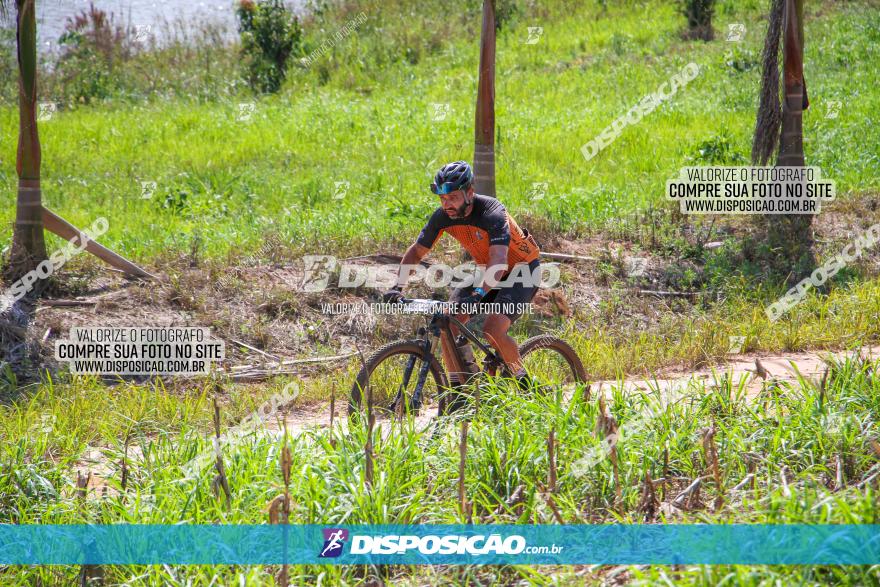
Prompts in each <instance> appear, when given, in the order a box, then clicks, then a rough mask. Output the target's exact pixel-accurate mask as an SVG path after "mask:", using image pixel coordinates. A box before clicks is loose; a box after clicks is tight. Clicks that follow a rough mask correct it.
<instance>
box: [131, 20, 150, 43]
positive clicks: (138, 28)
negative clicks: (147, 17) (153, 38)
mask: <svg viewBox="0 0 880 587" xmlns="http://www.w3.org/2000/svg"><path fill="white" fill-rule="evenodd" d="M152 30H153V25H149V24H138V25H135V27H134V40H135V41H137V42H138V43H144V42H146V41H147V39H149V38H150V32H151V31H152Z"/></svg>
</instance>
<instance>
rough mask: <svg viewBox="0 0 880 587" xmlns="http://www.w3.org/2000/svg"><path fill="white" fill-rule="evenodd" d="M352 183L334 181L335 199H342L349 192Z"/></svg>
mask: <svg viewBox="0 0 880 587" xmlns="http://www.w3.org/2000/svg"><path fill="white" fill-rule="evenodd" d="M350 185H351V184H350V183H349V182H348V181H335V182H333V199H334V200H341V199H342V198H344V197H345V195H346V194H347V193H348V188H349V186H350Z"/></svg>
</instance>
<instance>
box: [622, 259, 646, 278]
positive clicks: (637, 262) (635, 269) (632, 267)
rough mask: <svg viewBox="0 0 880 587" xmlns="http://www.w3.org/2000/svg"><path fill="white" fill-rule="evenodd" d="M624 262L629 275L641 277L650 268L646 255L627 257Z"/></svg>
mask: <svg viewBox="0 0 880 587" xmlns="http://www.w3.org/2000/svg"><path fill="white" fill-rule="evenodd" d="M624 264H625V266H626V274H627V276H628V277H641V276H642V275H644V274H645V270H646V269H647V268H648V260H647V259H646V258H644V257H627V258H626V259H625V260H624Z"/></svg>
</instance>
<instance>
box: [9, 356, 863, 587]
mask: <svg viewBox="0 0 880 587" xmlns="http://www.w3.org/2000/svg"><path fill="white" fill-rule="evenodd" d="M876 368H877V364H872V363H868V362H864V361H862V360H858V359H845V360H842V361H839V362H837V363H835V364H834V365H833V366H832V368H831V370H830V373H829V376H828V379H827V385H826V386H825V388H824V390H823V389H821V388H820V385H819V383H818V382H816V381H810V380H800V381H799V382H798V383H797V384H792V385H789V384H782V385H781V386H779V387H778V388H776V389H773V388H772V387H768V389H767V390H766V392H765V394H764V395H762V396H761V397H759V398H757V399H755V400H752V401H748V402H747V401H746V399H745V396H744V395H743V391H742V389H737V388H735V387H733V386H732V385H731V382H730V380H729V379H726V378H723V377H721V378H719V379H717V380H716V381H714V382H703V383H694V384H693V385H692V386H691V387H690V388H688V389H687V390H685V391H684V392H683V393H682V394H681V395H680V396H676V397H664V396H661V395H660V394H659V392H657V391H652V392H649V393H646V394H644V395H623V394H622V393H619V392H614V394H613V398H612V400H611V401H610V403H609V409H610V412H611V413H612V414H613V415H614V417H615V418H616V420H617V422H618V423H619V425H620V427H621V429H622V430H623V431H624V432H623V434H622V436H621V440H620V441H619V443H618V444H617V447H616V450H617V462H618V473H617V477H616V478H615V476H614V475H613V469H612V465H611V462H610V460H609V459H607V458H600V459H598V462H596V463H595V464H592V465H591V466H589V467H587V468H584V467H578V466H577V465H576V463H577V462H578V461H579V460H581V459H582V458H583V457H584V456H585V455H587V454H591V453H593V452H594V451H597V449H598V451H599V452H598V453H597V454H600V455H601V454H604V453H603V452H601V451H602V450H603V449H601V445H600V443H601V440H602V439H601V438H600V437H597V436H596V435H595V434H593V433H591V431H593V430H594V429H595V428H596V421H597V418H598V409H599V407H598V404H597V402H595V401H590V402H584V401H582V399H580V394H576V396H575V399H573V400H572V401H570V402H569V401H567V400H566V401H563V400H562V398H561V396H560V395H559V394H558V393H557V394H554V393H551V394H549V395H546V396H537V397H536V396H531V397H529V396H525V397H524V396H521V395H519V394H517V393H515V392H513V390H512V389H511V388H510V387H508V386H507V385H506V383H505V382H504V381H499V382H497V383H496V384H489V385H485V386H484V387H483V388H482V393H481V403H480V410H479V412H478V413H473V410H472V409H471V411H470V412H468V413H469V414H470V419H471V426H470V433H469V437H468V461H467V467H466V473H465V475H466V486H467V497H468V500H469V501H470V502H471V503H472V504H473V515H474V518H475V520H477V519H479V520H482V521H483V522H486V523H530V522H534V523H548V524H549V523H555V521H554V516H553V514H552V512H551V510H550V508H549V506H548V505H547V503H546V502H545V501H544V499H543V498H542V497H541V495H540V493H539V492H538V490H537V485H538V483H546V479H547V475H548V466H549V465H548V457H547V452H546V437H547V435H548V434H549V431H550V430H551V428H552V429H554V430H555V432H556V438H557V439H558V441H559V448H558V451H557V459H558V461H557V462H558V483H557V491H556V494H555V496H554V500H555V503H556V504H557V506H558V509H559V512H560V515H561V516H562V518H563V519H564V520H565V521H566V522H567V523H585V522H593V523H641V522H643V521H645V519H644V514H643V513H641V512H640V511H639V510H638V509H637V505H638V503H639V500H640V492H641V487H642V483H643V480H644V478H645V475H646V473H650V474H651V475H652V478H654V479H659V478H661V477H664V476H665V477H667V478H668V479H669V486H668V487H667V488H666V489H665V490H663V489H661V488H660V486H659V485H658V491H660V495H661V498H665V499H667V500H668V498H669V497H671V496H674V495H675V494H677V492H679V491H681V489H683V487H684V486H686V485H687V484H688V483H689V480H691V479H693V478H695V477H697V476H700V475H705V474H707V473H708V472H709V471H711V466H710V464H709V463H708V462H707V460H706V459H707V458H706V456H705V454H704V450H703V448H702V447H703V444H702V442H703V441H702V434H703V432H702V430H703V429H704V428H706V427H707V426H710V425H712V424H713V423H714V426H715V428H716V435H715V443H716V447H717V452H718V454H719V475H720V478H721V486H720V487H719V486H716V484H715V483H714V481H711V480H710V481H707V482H705V484H704V488H703V491H702V502H703V504H704V505H701V506H699V507H697V508H696V509H695V510H693V511H689V512H681V513H680V514H678V515H677V516H676V517H675V518H674V520H675V521H676V522H678V523H728V522H732V521H737V522H747V523H767V524H782V523H832V524H833V523H865V524H873V523H877V521H878V520H877V510H876V505H875V501H876V497H877V494H876V488H875V486H873V485H872V484H868V485H866V486H863V487H861V488H857V487H856V484H857V483H858V482H859V481H860V480H861V479H863V478H864V477H865V476H866V475H867V474H869V472H870V471H872V470H874V469H876V455H874V453H873V452H872V450H871V448H870V445H869V441H870V440H871V439H875V438H877V436H878V433H880V431H878V429H877V425H876V422H875V421H874V418H873V416H872V414H875V413H877V411H878V409H880V382H878V379H877V377H876V375H875V372H874V370H875V369H876ZM132 391H134V390H133V389H130V388H126V387H125V386H123V387H122V388H118V387H117V388H102V387H97V388H96V387H95V385H94V382H93V381H89V380H75V381H72V382H67V383H64V384H56V385H54V386H53V385H48V384H44V385H42V386H40V387H39V388H37V389H33V390H31V391H29V394H30V395H31V397H32V400H31V402H30V403H29V404H28V403H26V402H24V403H22V402H19V403H18V405H17V406H7V407H4V408H2V410H0V433H2V435H3V436H4V437H6V438H9V439H18V440H14V441H12V442H5V443H3V445H2V449H0V451H2V452H0V459H2V460H0V462H2V468H0V488H2V491H0V495H2V496H3V497H2V499H0V511H2V512H3V517H4V518H6V519H9V520H11V521H15V522H17V523H43V524H46V523H58V524H61V523H85V522H90V523H119V522H126V523H169V524H173V523H180V522H186V523H218V522H219V523H262V522H264V521H265V517H266V512H265V510H266V507H267V505H268V503H269V501H271V500H272V499H273V498H274V497H275V496H276V495H278V493H279V491H280V490H281V489H280V488H281V473H280V468H279V465H278V464H277V463H278V461H279V451H280V450H281V447H282V445H283V442H285V441H284V440H283V439H282V438H279V437H271V436H265V435H250V436H248V437H246V438H244V439H243V440H242V441H241V442H239V443H238V444H237V445H236V446H234V447H231V446H230V447H227V448H225V449H224V459H225V466H226V469H227V471H228V476H229V479H230V484H231V489H232V496H233V499H232V503H231V504H229V507H227V505H226V504H225V503H224V500H223V498H222V497H220V498H218V497H216V496H215V495H214V494H213V493H212V490H211V479H212V478H213V476H214V474H215V473H214V472H213V469H212V468H211V467H210V466H209V467H207V468H206V469H204V470H202V471H198V470H196V471H192V469H191V467H189V463H190V462H191V459H192V458H193V457H194V456H196V455H198V454H201V453H204V452H206V451H207V453H209V454H210V452H211V444H210V442H209V441H208V440H207V436H208V434H209V433H210V429H211V427H210V424H209V423H208V421H207V419H206V418H205V416H206V415H207V414H208V413H209V412H210V409H209V406H208V405H206V404H207V402H206V395H205V393H204V391H202V392H197V393H194V394H192V395H183V396H179V397H173V398H172V397H168V396H167V394H166V393H165V392H163V391H160V390H156V391H155V393H154V394H151V395H150V396H148V397H147V396H144V397H142V398H141V399H139V400H136V401H135V402H134V403H133V404H132V403H130V401H122V400H131V399H133V397H132V396H131V395H130V394H131V392H132ZM71 392H76V393H75V394H74V393H71ZM73 395H75V396H76V397H77V398H78V399H77V400H75V401H76V404H75V405H70V404H69V401H70V400H69V399H66V398H69V397H71V396H73ZM239 399H240V398H239ZM171 400H173V401H171ZM172 407H173V409H175V410H176V414H177V416H176V417H175V418H169V417H168V414H167V410H169V409H172ZM74 410H75V412H74ZM227 411H228V410H224V413H227ZM231 411H237V409H236V408H232V410H231ZM65 412H69V413H76V414H77V415H78V417H76V418H75V419H74V418H72V417H70V416H66V415H64V413H65ZM46 414H54V415H56V416H57V418H56V420H55V424H54V426H50V427H47V428H43V429H40V427H39V426H37V427H34V426H33V423H34V422H39V418H40V417H43V416H45V415H46ZM646 414H653V417H649V418H647V420H646V422H647V424H646V425H640V424H638V422H640V421H642V420H643V419H644V418H645V415H646ZM24 422H30V423H31V426H30V429H28V427H27V426H25V425H24ZM380 422H381V423H380V425H379V427H378V428H377V430H376V431H375V432H374V434H375V437H374V446H375V452H376V455H377V456H376V460H375V467H376V469H375V477H374V484H373V487H372V489H367V488H366V486H365V484H364V450H363V447H364V443H365V441H366V431H365V429H364V427H363V426H358V425H357V424H355V425H354V426H353V428H352V429H351V430H350V432H349V433H348V434H343V433H342V432H341V431H340V430H339V429H335V430H333V431H330V430H327V429H326V428H317V429H312V430H309V431H307V432H306V433H303V434H301V435H298V436H293V437H288V438H287V440H286V442H288V443H289V445H290V447H291V452H292V459H293V462H292V467H291V470H292V471H293V472H294V474H293V475H292V477H291V486H290V491H291V497H292V500H293V504H294V505H293V511H292V514H291V522H292V523H314V524H322V523H331V522H332V523H343V522H344V523H348V524H359V523H402V524H414V523H427V524H441V523H458V522H461V521H463V517H462V514H461V512H460V511H459V509H458V507H457V505H456V503H457V501H456V500H457V493H456V487H457V479H458V441H457V438H458V426H457V424H456V423H455V422H452V421H446V422H443V421H441V422H437V423H436V426H437V427H438V428H437V431H436V432H435V431H434V427H433V426H430V427H429V428H427V429H424V430H423V429H420V428H418V427H415V426H414V425H413V422H412V421H411V420H405V421H403V422H401V423H390V422H388V421H387V420H386V421H380ZM522 422H528V423H529V432H528V433H527V434H524V433H523V429H522V425H521V423H522ZM228 426H229V423H226V424H224V430H227V429H228ZM124 427H127V430H128V432H129V433H131V434H132V443H133V444H138V445H139V446H140V448H141V452H140V453H133V454H132V455H130V463H129V464H130V470H131V475H130V480H129V485H128V487H127V488H126V489H125V490H124V491H123V490H122V488H121V486H120V485H119V471H118V463H119V460H120V459H121V456H122V448H121V446H119V445H120V442H119V441H118V439H119V438H121V436H119V434H120V432H121V431H122V428H124ZM389 427H390V430H389ZM84 430H91V431H92V432H91V436H92V438H88V439H87V438H86V436H89V435H88V434H87V435H86V436H84V435H83V431H84ZM95 431H100V432H97V435H98V436H103V437H104V442H106V441H107V439H109V438H116V439H117V440H116V442H114V443H110V445H109V448H106V449H105V451H104V452H105V456H106V457H107V458H108V459H110V460H111V462H112V463H114V466H115V467H116V471H115V472H114V473H112V474H111V475H110V477H111V479H110V481H109V484H110V487H111V488H112V489H113V490H114V491H112V492H111V493H110V494H109V495H107V496H106V497H103V498H102V497H99V496H93V497H90V498H89V499H86V500H85V501H80V500H78V498H77V497H76V496H75V493H74V491H73V488H72V486H71V482H70V481H69V478H70V477H69V475H70V470H69V468H70V465H71V460H72V459H75V458H77V457H78V456H79V454H80V453H81V451H82V449H83V447H84V444H85V442H86V441H88V442H94V441H95V440H97V439H96V438H94V436H95V435H96V434H95ZM25 434H27V435H26V436H25ZM383 435H384V436H383ZM331 439H332V440H333V441H334V442H335V446H333V445H331V442H330V441H331ZM77 447H79V448H77ZM667 451H668V456H667V454H666V453H667ZM58 454H64V455H66V456H65V457H63V458H60V459H59V458H58V457H57V455H58ZM838 461H839V462H840V463H841V467H842V469H841V473H840V475H841V482H842V483H843V486H842V487H838V488H836V490H835V488H834V485H835V483H837V481H836V479H837V469H836V467H837V465H836V464H835V463H836V462H838ZM664 463H665V464H664ZM783 468H785V470H786V471H787V473H788V483H789V487H790V491H791V495H786V494H785V490H784V488H783V487H782V485H781V482H780V480H779V479H780V475H781V472H782V471H783ZM749 472H752V473H754V475H755V478H756V482H755V486H754V488H752V487H751V486H750V485H749V486H747V487H746V489H745V490H740V491H733V487H734V486H735V485H736V484H737V483H738V482H739V481H740V480H742V479H743V478H744V477H745V476H746V475H747V474H748V473H749ZM519 485H524V487H525V496H526V497H525V505H524V508H523V509H522V511H521V512H517V511H514V510H511V509H510V508H505V507H501V509H500V513H497V514H496V513H494V512H496V510H498V507H499V504H501V503H502V502H503V501H504V500H506V499H507V498H508V497H509V496H510V495H511V494H512V493H513V491H514V490H515V488H516V487H517V486H519ZM618 489H619V494H620V497H619V498H618V497H617V493H618ZM664 491H665V494H664ZM719 492H720V494H721V495H722V496H723V498H724V505H723V506H722V507H721V508H720V509H718V510H717V511H716V510H714V509H713V507H711V506H710V505H708V504H711V503H712V501H713V500H714V498H715V496H716V495H718V494H719ZM648 521H651V522H662V521H664V517H663V516H662V515H661V516H660V517H659V518H651V519H650V520H648ZM669 521H671V520H669ZM271 570H272V569H271V568H260V567H254V568H248V569H244V570H242V569H232V568H225V567H214V568H210V567H175V568H169V567H164V568H163V567H158V566H157V567H141V566H133V567H112V568H110V569H109V571H108V572H109V573H110V576H111V577H112V578H113V580H114V581H127V582H129V584H155V583H159V582H162V581H168V580H171V579H170V577H169V574H174V575H176V576H178V577H179V579H178V580H179V581H185V580H186V579H189V580H192V581H194V584H207V583H208V582H209V581H210V578H211V577H214V576H216V577H218V578H219V577H223V578H224V579H223V580H224V581H231V580H233V579H234V578H235V577H236V576H237V573H239V572H245V573H249V574H251V575H252V576H253V580H254V581H255V583H256V584H262V583H267V584H271V579H270V577H269V575H268V573H270V572H271ZM76 572H77V570H76V569H75V568H57V567H56V568H48V567H42V568H10V569H7V570H6V571H5V572H4V573H3V574H4V576H5V577H9V578H10V579H11V578H13V577H14V578H15V579H16V580H18V581H22V582H26V581H33V580H35V579H36V577H42V578H43V579H44V580H48V579H49V578H50V577H52V578H54V581H61V580H63V581H70V578H71V577H74V576H75V574H76ZM292 572H293V573H294V575H297V576H298V577H299V579H300V580H302V581H304V582H307V583H311V582H313V581H314V580H315V579H316V577H317V575H318V574H319V573H324V574H325V575H324V576H325V581H327V580H329V581H331V582H333V583H337V582H339V583H345V584H348V583H355V582H357V578H356V577H357V571H356V570H355V569H354V568H353V567H334V568H326V567H294V568H293V569H292ZM430 572H432V571H428V570H424V569H405V568H400V569H395V570H394V571H393V573H394V574H395V575H396V576H398V578H401V579H403V578H405V577H406V576H409V575H410V574H411V573H415V575H416V577H418V576H420V575H423V574H424V573H430ZM459 572H461V573H465V574H472V575H473V576H483V573H487V574H490V575H491V574H493V573H495V574H497V573H501V575H502V576H506V577H508V579H509V578H511V577H515V576H517V575H518V574H525V575H524V576H523V578H527V579H528V582H530V583H533V584H540V583H541V582H542V581H546V580H547V578H546V577H543V578H541V577H539V576H537V575H530V574H529V573H530V571H528V570H527V569H524V568H523V569H517V568H508V569H506V570H505V569H485V570H477V569H471V570H462V571H451V572H450V573H451V574H450V575H447V578H449V579H452V578H453V577H454V576H455V574H456V573H459ZM554 572H555V573H557V574H558V576H559V578H560V579H562V580H564V581H565V582H572V583H573V582H574V580H575V578H574V577H573V575H572V574H571V571H570V570H566V569H562V568H560V569H555V570H554ZM631 572H633V573H634V574H635V575H636V576H639V575H643V576H646V577H648V578H652V580H659V579H660V577H661V576H662V575H664V574H669V573H670V572H671V571H669V570H668V569H662V568H653V569H650V570H644V569H632V570H631ZM728 572H732V573H745V574H748V575H750V576H754V577H755V578H756V579H757V578H760V579H763V580H769V579H770V578H772V577H775V576H780V577H784V578H785V579H783V580H784V582H789V581H795V580H798V578H799V577H804V578H806V577H816V576H818V577H822V578H823V580H826V581H829V582H832V583H837V584H848V583H847V582H853V581H859V580H866V579H865V577H872V579H870V580H871V581H876V580H877V576H876V571H870V572H868V571H862V570H859V569H848V570H846V571H844V570H843V569H839V568H809V567H807V568H801V567H793V568H777V567H774V568H768V569H762V568H749V569H745V568H742V569H741V568H729V569H725V568H712V569H711V570H709V569H702V568H700V567H694V568H692V569H691V568H684V569H681V570H679V571H677V573H678V574H679V577H680V578H679V581H681V582H683V583H684V584H706V583H707V582H711V579H710V578H711V577H719V576H722V575H724V574H726V573H728ZM866 573H867V574H866ZM859 577H862V579H859ZM184 578H186V579H184Z"/></svg>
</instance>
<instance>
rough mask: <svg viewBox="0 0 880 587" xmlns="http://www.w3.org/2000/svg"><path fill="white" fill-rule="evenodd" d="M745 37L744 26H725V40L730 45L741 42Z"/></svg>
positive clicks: (737, 24)
mask: <svg viewBox="0 0 880 587" xmlns="http://www.w3.org/2000/svg"><path fill="white" fill-rule="evenodd" d="M745 36H746V25H744V24H742V23H738V22H734V23H731V24H729V25H727V40H728V41H730V42H731V43H736V42H739V41H742V40H743V38H744V37H745Z"/></svg>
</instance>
